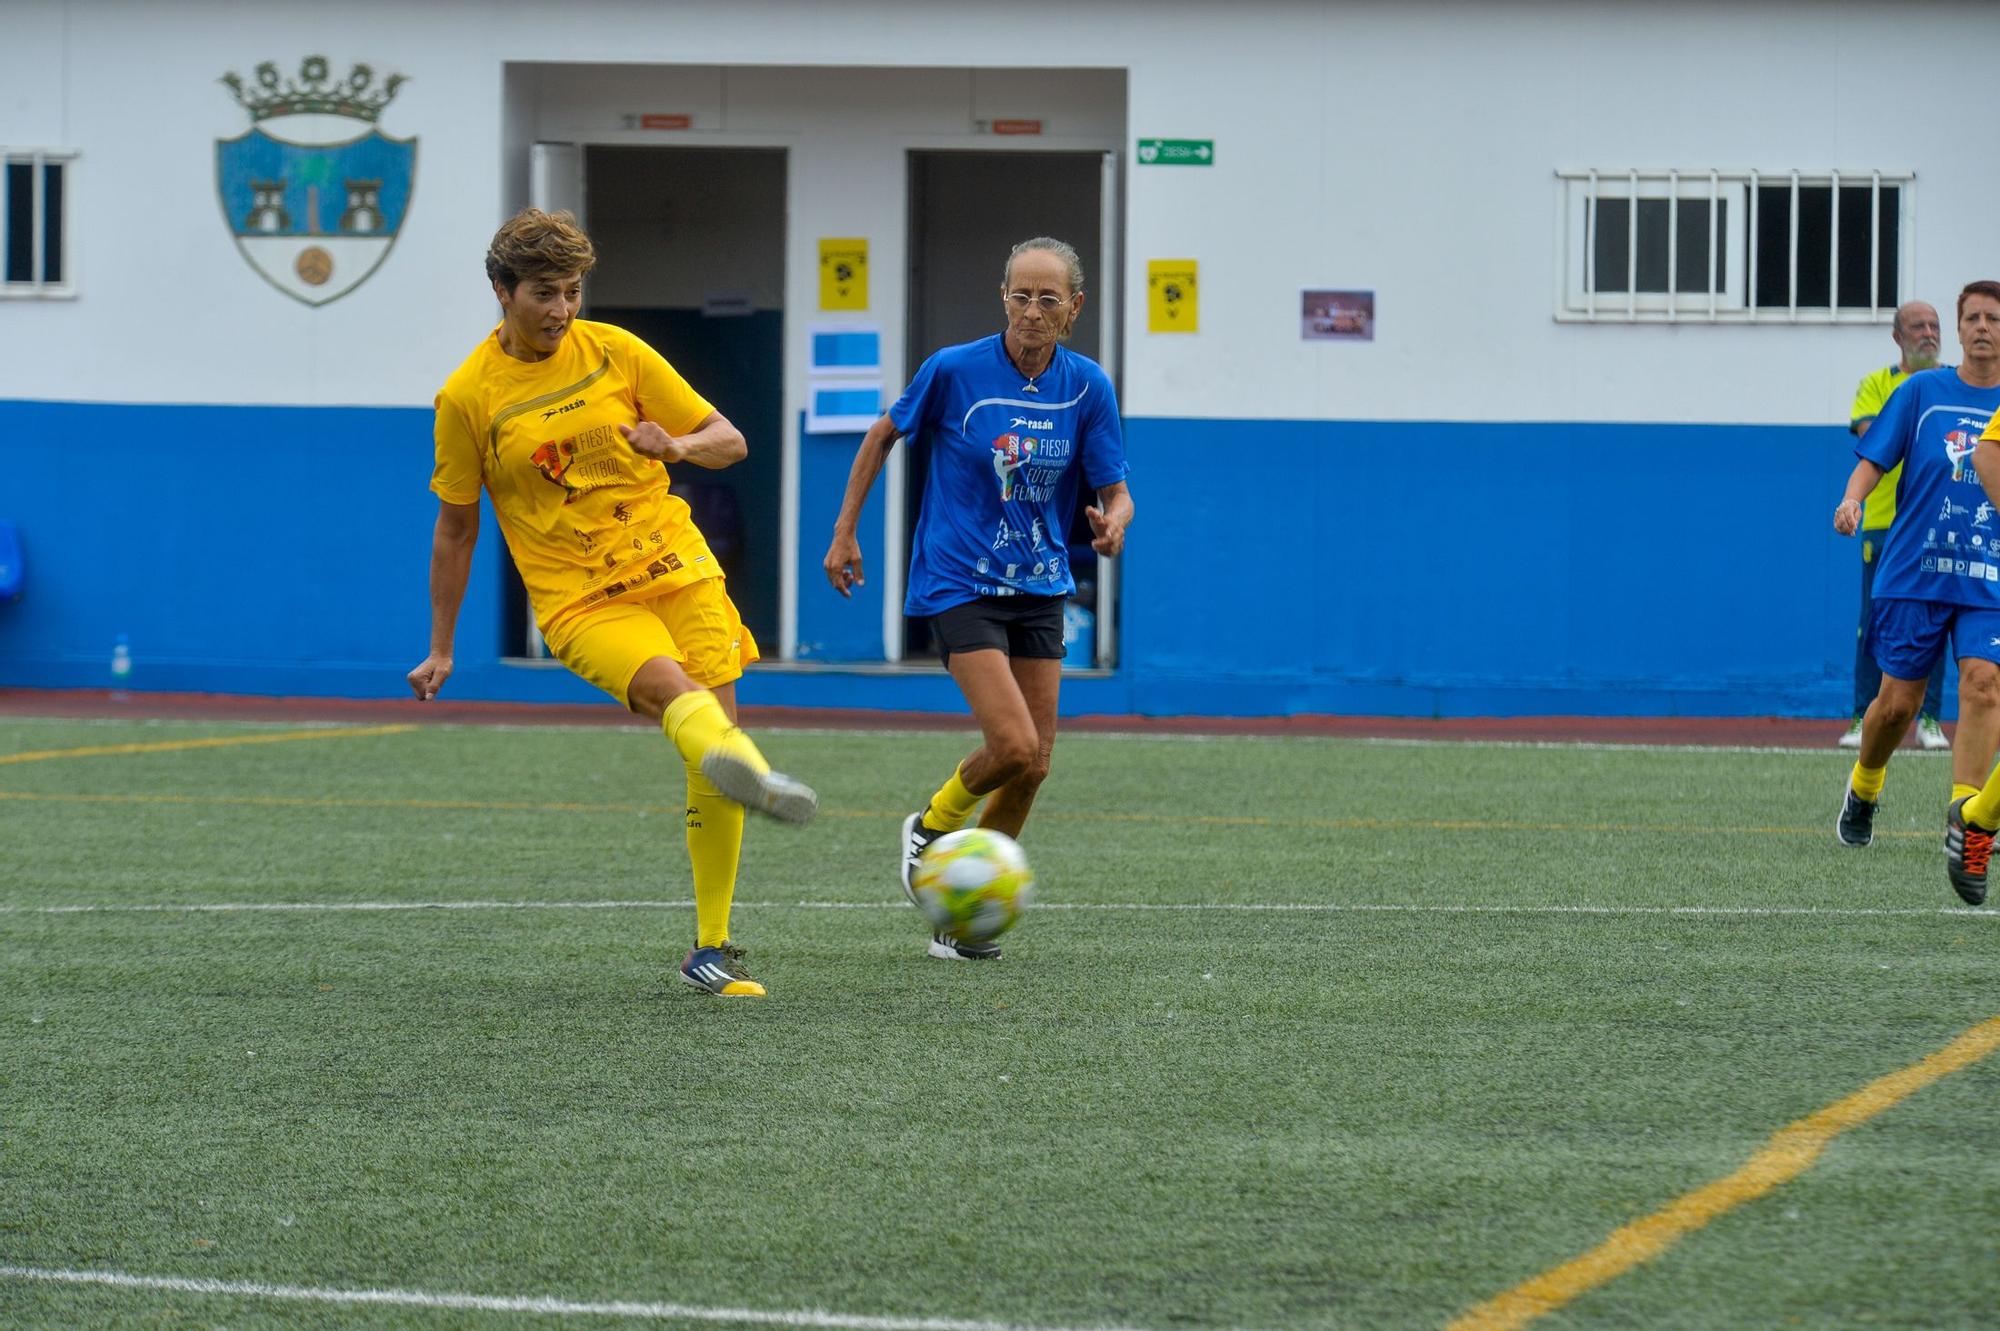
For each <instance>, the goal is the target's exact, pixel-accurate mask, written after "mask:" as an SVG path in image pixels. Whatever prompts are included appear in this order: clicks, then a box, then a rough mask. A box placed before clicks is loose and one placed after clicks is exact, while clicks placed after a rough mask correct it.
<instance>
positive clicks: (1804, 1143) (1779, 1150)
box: [1446, 1017, 2000, 1331]
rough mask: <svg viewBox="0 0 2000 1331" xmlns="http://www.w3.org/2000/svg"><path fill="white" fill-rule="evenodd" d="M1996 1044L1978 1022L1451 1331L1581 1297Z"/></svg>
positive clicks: (1517, 1320) (1500, 1323)
mask: <svg viewBox="0 0 2000 1331" xmlns="http://www.w3.org/2000/svg"><path fill="white" fill-rule="evenodd" d="M1995 1049H2000V1017H1991V1018H1988V1019H1987V1020H1986V1021H1982V1022H1980V1023H1979V1024H1978V1025H1977V1026H1974V1027H1973V1028H1972V1029H1971V1030H1968V1031H1966V1032H1965V1033H1964V1034H1962V1035H1960V1036H1959V1037H1958V1038H1957V1039H1956V1040H1953V1041H1952V1042H1951V1043H1950V1044H1948V1045H1946V1046H1945V1047H1944V1048H1942V1049H1940V1050H1938V1051H1937V1052H1936V1053H1934V1054H1931V1055H1930V1056H1929V1057H1927V1058H1924V1059H1922V1060H1921V1061H1919V1062H1916V1063H1912V1064H1911V1065H1910V1066H1909V1067H1906V1068H1904V1069H1903V1070H1902V1071H1900V1072H1892V1073H1890V1074H1889V1075H1888V1076H1886V1077H1883V1078H1880V1079H1879V1080H1877V1081H1872V1082H1870V1083H1869V1084H1868V1085H1866V1086H1864V1087H1862V1088H1861V1089H1860V1090H1858V1091H1856V1092H1855V1093H1854V1094H1853V1095H1850V1096H1848V1097H1847V1098H1846V1099H1845V1100H1836V1101H1835V1102H1834V1103H1832V1104H1830V1105H1828V1106H1827V1107H1826V1108H1824V1109H1822V1110H1820V1111H1819V1112H1817V1113H1814V1114H1809V1115H1807V1116H1806V1117H1805V1118H1802V1119H1800V1120H1798V1121H1797V1122H1796V1123H1792V1124H1789V1125H1787V1126H1785V1127H1783V1128H1780V1129H1779V1130H1778V1131H1777V1132H1776V1133H1775V1134H1774V1135H1773V1136H1772V1137H1771V1140H1770V1141H1769V1142H1768V1143H1767V1144H1766V1145H1765V1146H1764V1149H1762V1150H1761V1151H1759V1152H1757V1154H1755V1155H1753V1156H1751V1157H1750V1159H1749V1161H1748V1162H1746V1163H1745V1164H1744V1166H1743V1167H1742V1168H1741V1169H1739V1170H1737V1171H1736V1172H1735V1173H1734V1174H1731V1175H1729V1176H1728V1177H1727V1178H1721V1179H1717V1180H1716V1181H1715V1182H1713V1183H1710V1184H1708V1185H1707V1186H1705V1187H1701V1188H1697V1189H1695V1190H1694V1191H1693V1192H1690V1193H1687V1194H1686V1195H1684V1196H1682V1197H1680V1198H1678V1199H1676V1200H1675V1201H1673V1202H1671V1203H1669V1204H1668V1205H1666V1206H1665V1207H1663V1208H1661V1209H1660V1210H1658V1211H1655V1212H1653V1214H1651V1215H1649V1216H1647V1217H1645V1218H1644V1219H1643V1220H1637V1221H1634V1222H1633V1223H1632V1224H1629V1225H1626V1226H1625V1227H1624V1228H1623V1229H1619V1230H1617V1231H1615V1232H1613V1233H1612V1235H1611V1237H1610V1238H1608V1239H1606V1240H1604V1242H1602V1243H1600V1244H1598V1245H1597V1246H1596V1247H1595V1248H1593V1249H1591V1250H1590V1251H1589V1252H1587V1253H1585V1254H1584V1255H1583V1256H1581V1257H1578V1258H1576V1259H1575V1260H1574V1261H1570V1262H1565V1263H1564V1264H1563V1265H1561V1266H1558V1267H1555V1268H1553V1269H1551V1270H1548V1271H1544V1272H1543V1273H1542V1274H1540V1275H1538V1276H1536V1277H1535V1278H1534V1279H1532V1280H1529V1281H1527V1282H1526V1283H1524V1284H1520V1285H1516V1286H1515V1287H1514V1288H1513V1289H1510V1290H1508V1291H1507V1292H1506V1293H1505V1294H1502V1295H1500V1296H1499V1297H1497V1298H1493V1299H1489V1300H1487V1301H1486V1302H1485V1303H1482V1304H1480V1305H1479V1306H1478V1307H1476V1308H1473V1309H1472V1310H1471V1311H1469V1312H1467V1313H1466V1314H1465V1315H1464V1316H1462V1317H1460V1318H1458V1320H1456V1321H1454V1322H1452V1323H1451V1325H1450V1326H1448V1327H1447V1328H1446V1331H1511V1328H1514V1327H1520V1326H1526V1325H1527V1324H1528V1323H1529V1322H1532V1321H1534V1320H1535V1319H1536V1318H1537V1317H1540V1316H1542V1314H1544V1313H1549V1312H1553V1311H1555V1310H1556V1309H1557V1308H1560V1307H1562V1306H1563V1305H1564V1304H1566V1303H1568V1302H1569V1301H1570V1300H1571V1299H1574V1298H1576V1297H1577V1296H1578V1295H1580V1294H1584V1293H1587V1292H1588V1291H1590V1290H1593V1289H1596V1288H1597V1287H1598V1286H1599V1285H1602V1284H1605V1283H1606V1282H1607V1281H1610V1280H1613V1279H1615V1278H1617V1277H1618V1276H1621V1275H1623V1274H1624V1273H1625V1272H1627V1271H1629V1270H1631V1269H1632V1268H1633V1267H1635V1266H1637V1265H1638V1264H1639V1263H1641V1262H1644V1261H1650V1260H1651V1259H1652V1258H1654V1257H1657V1256H1659V1255H1660V1254H1661V1253H1663V1252H1665V1251H1666V1250H1667V1249H1668V1248H1671V1247H1672V1246H1673V1245H1674V1244H1675V1243H1677V1242H1679V1241H1680V1238H1681V1236H1682V1235H1684V1234H1689V1233H1692V1232H1693V1231H1695V1230H1697V1229H1700V1228H1701V1227H1702V1226H1703V1225H1706V1224H1707V1223H1708V1222H1709V1221H1711V1220H1713V1219H1715V1218H1716V1217H1717V1216H1719V1215H1722V1214H1723V1213H1724V1212H1726V1211H1730V1210H1733V1209H1735V1208H1736V1207H1738V1206H1741V1205H1743V1203H1745V1202H1748V1201H1754V1200H1756V1199H1757V1198H1759V1197H1761V1196H1763V1195H1764V1194H1765V1193H1767V1192H1769V1191H1771V1189H1773V1188H1775V1187H1777V1186H1778V1185H1779V1184H1782V1183H1787V1182H1790V1181H1791V1180H1792V1179H1794V1178H1797V1177H1798V1176H1799V1175H1800V1174H1803V1173H1804V1172H1805V1171H1806V1170H1808V1169H1810V1168H1812V1166H1813V1165H1814V1163H1816V1162H1817V1161H1818V1160H1819V1156H1820V1152H1821V1151H1822V1150H1824V1149H1825V1148H1826V1144H1827V1143H1828V1142H1830V1141H1832V1140H1833V1139H1834V1138H1835V1137H1838V1136H1839V1135H1840V1134H1841V1133H1843V1132H1845V1131H1847V1130H1848V1129H1849V1128H1852V1127H1857V1126H1859V1125H1860V1124H1863V1123H1866V1122H1867V1121H1868V1120H1869V1119H1871V1118H1873V1117H1875V1116H1876V1115H1877V1114H1879V1113H1881V1112H1882V1111H1883V1110H1885V1109H1888V1108H1891V1107H1892V1106H1894V1105H1896V1104H1898V1103H1900V1102H1901V1101H1902V1100H1904V1099H1905V1098H1907V1097H1908V1096H1910V1095H1912V1094H1914V1093H1915V1092H1917V1091H1920V1090H1922V1089H1923V1088H1924V1087H1926V1086H1928V1085H1930V1084H1931V1083H1932V1082H1934V1081H1937V1080H1938V1079H1939V1078H1941V1077H1946V1076H1949V1075H1950V1074H1952V1073H1954V1072H1957V1071H1959V1070H1960V1069H1961V1068H1965V1067H1969V1066H1971V1065H1972V1064H1974V1063H1977V1062H1978V1061H1979V1060H1981V1059H1982V1058H1985V1057H1986V1056H1987V1055H1989V1054H1991V1053H1992V1052H1993V1051H1994V1050H1995Z"/></svg>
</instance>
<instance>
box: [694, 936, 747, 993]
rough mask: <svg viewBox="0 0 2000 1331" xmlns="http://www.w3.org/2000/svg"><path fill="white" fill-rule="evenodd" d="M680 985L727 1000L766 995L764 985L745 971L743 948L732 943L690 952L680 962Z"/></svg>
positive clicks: (698, 948)
mask: <svg viewBox="0 0 2000 1331" xmlns="http://www.w3.org/2000/svg"><path fill="white" fill-rule="evenodd" d="M681 983H682V984H685V985H689V986H692V987H693V988H696V989H699V990H701V991H702V992H703V993H707V994H720V995H721V996H723V997H724V998H762V997H763V996H764V986H763V985H761V984H758V983H757V982H756V981H755V980H753V979H751V978H750V972H749V971H746V970H744V969H743V949H742V948H740V947H737V946H735V945H734V944H731V943H724V944H723V945H722V946H721V947H697V948H693V949H690V950H689V952H688V954H687V959H686V960H685V961H683V962H681Z"/></svg>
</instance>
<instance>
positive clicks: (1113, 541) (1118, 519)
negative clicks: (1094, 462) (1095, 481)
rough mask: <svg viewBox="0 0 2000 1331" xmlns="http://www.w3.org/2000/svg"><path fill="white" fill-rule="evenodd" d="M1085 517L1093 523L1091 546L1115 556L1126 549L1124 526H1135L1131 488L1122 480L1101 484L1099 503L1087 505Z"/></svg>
mask: <svg viewBox="0 0 2000 1331" xmlns="http://www.w3.org/2000/svg"><path fill="white" fill-rule="evenodd" d="M1083 516H1084V517H1085V518H1087V519H1088V520H1089V522H1090V548H1091V549H1093V550H1095V551H1097V553H1098V554H1100V555H1103V556H1104V557H1105V558H1106V559H1115V558H1116V557H1117V556H1118V552H1119V551H1121V550H1123V549H1124V548H1125V529H1126V528H1127V527H1129V526H1131V525H1132V491H1131V490H1129V489H1128V488H1126V485H1125V482H1123V481H1113V482H1112V483H1111V484H1109V485H1100V486H1098V487H1097V503H1096V504H1094V505H1091V506H1088V507H1086V508H1085V509H1084V510H1083Z"/></svg>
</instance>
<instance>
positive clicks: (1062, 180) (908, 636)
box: [903, 150, 1117, 665]
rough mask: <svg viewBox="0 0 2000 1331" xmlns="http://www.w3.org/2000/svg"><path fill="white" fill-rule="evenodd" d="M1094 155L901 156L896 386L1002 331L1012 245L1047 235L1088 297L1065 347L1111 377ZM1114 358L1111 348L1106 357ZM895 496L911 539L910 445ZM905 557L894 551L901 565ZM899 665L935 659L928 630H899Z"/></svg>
mask: <svg viewBox="0 0 2000 1331" xmlns="http://www.w3.org/2000/svg"><path fill="white" fill-rule="evenodd" d="M1106 175H1107V172H1106V168H1105V154H1103V153H1101V152H970V151H949V150H913V151H912V152H911V153H910V154H909V203H910V221H909V227H910V231H909V264H910V271H909V281H908V292H909V309H908V328H909V338H908V340H907V342H906V344H905V345H906V346H907V348H908V360H909V363H908V364H907V365H906V366H905V372H904V376H903V379H904V382H905V383H907V382H908V381H909V379H910V378H911V377H912V376H914V375H915V374H916V372H917V369H918V367H919V366H921V365H922V364H923V362H924V360H925V358H927V357H928V356H929V355H930V354H931V353H932V352H933V351H936V350H937V349H938V348H940V347H946V346H951V345H954V344H956V343H960V342H972V341H976V340H977V339H979V338H982V337H987V336H989V335H991V334H993V333H997V332H1000V331H1002V330H1003V329H1004V328H1005V327H1006V317H1005V314H1004V313H1003V311H1002V309H1001V301H1000V283H1001V278H1002V277H1003V276H1004V270H1005V267H1006V262H1007V256H1008V254H1009V253H1011V252H1012V250H1013V248H1014V246H1015V245H1017V244H1019V243H1020V242H1021V241H1023V240H1027V239H1029V238H1030V237H1034V236H1053V237H1055V238H1056V239H1058V240H1063V241H1067V242H1068V243H1069V244H1070V245H1072V246H1074V247H1075V249H1076V252H1077V257H1078V258H1079V259H1080V260H1081V261H1082V263H1083V274H1084V289H1085V291H1086V292H1088V293H1090V294H1089V296H1088V298H1087V299H1086V300H1085V301H1084V306H1083V313H1082V314H1081V315H1079V316H1078V318H1077V321H1076V327H1075V329H1074V330H1073V331H1072V332H1071V334H1070V339H1069V344H1068V345H1069V347H1070V349H1071V350H1073V351H1077V352H1080V353H1082V354H1083V355H1085V356H1089V357H1090V358H1091V359H1092V360H1095V361H1097V362H1099V363H1100V364H1102V365H1104V366H1105V368H1106V370H1107V371H1108V372H1109V373H1110V374H1111V375H1112V378H1113V381H1114V382H1115V381H1116V379H1117V370H1116V365H1115V359H1116V358H1115V354H1114V355H1112V356H1107V355H1106V354H1105V349H1104V347H1103V346H1102V343H1103V341H1104V333H1105V329H1106V327H1107V323H1108V321H1107V319H1106V317H1105V316H1106V310H1105V308H1104V305H1103V303H1102V302H1101V301H1100V300H1099V297H1100V295H1102V294H1103V293H1105V292H1109V291H1111V290H1113V287H1112V284H1111V283H1110V282H1108V281H1106V280H1105V279H1106V277H1107V276H1108V275H1109V274H1108V271H1107V264H1111V263H1115V262H1117V256H1115V255H1107V254H1106V253H1105V252H1104V251H1105V240H1104V235H1105V232H1106V228H1105V226H1104V225H1103V223H1104V220H1105V209H1106V207H1107V205H1108V204H1109V205H1111V206H1115V200H1107V199H1106V197H1105V195H1106V187H1105V179H1106ZM1113 350H1114V353H1115V348H1114V349H1113ZM908 447H909V454H908V458H907V466H908V468H909V470H908V475H909V478H910V479H909V483H908V485H907V486H906V487H905V499H904V514H903V517H904V530H905V531H907V532H910V533H912V534H914V533H915V531H916V529H917V512H918V509H919V507H920V506H921V504H922V502H923V478H924V477H925V476H926V475H927V474H928V472H929V466H930V448H929V445H928V443H927V442H925V441H923V440H912V441H910V443H909V445H908ZM1093 502H1095V495H1094V494H1092V493H1091V492H1090V490H1089V487H1088V486H1083V487H1080V488H1079V490H1078V493H1077V509H1076V512H1075V513H1073V514H1072V515H1071V524H1070V531H1069V534H1068V543H1069V558H1070V564H1071V567H1072V568H1073V569H1074V570H1075V573H1076V580H1077V596H1076V597H1075V598H1074V604H1073V606H1072V608H1071V613H1070V614H1069V615H1067V616H1066V617H1065V628H1066V630H1069V629H1072V628H1075V627H1076V626H1077V624H1078V623H1081V622H1087V623H1090V624H1093V625H1094V623H1095V621H1096V619H1097V618H1098V617H1100V615H1101V614H1102V611H1100V609H1099V606H1098V599H1099V598H1098V579H1097V578H1096V576H1095V574H1096V571H1097V556H1096V553H1095V552H1094V551H1092V550H1091V548H1090V524H1089V523H1088V522H1087V521H1086V520H1085V519H1084V516H1083V509H1084V506H1085V505H1087V504H1090V503H1093ZM908 566H909V551H908V550H907V549H906V550H905V551H904V567H905V568H907V567H908ZM1087 633H1088V637H1089V639H1090V641H1089V643H1087V644H1086V645H1085V647H1084V648H1082V649H1080V650H1077V651H1074V652H1072V654H1071V655H1070V656H1069V657H1068V658H1067V660H1068V662H1069V663H1070V664H1075V665H1097V664H1100V662H1099V660H1098V655H1097V652H1096V649H1095V641H1096V631H1095V629H1094V627H1093V628H1091V629H1089V630H1088V631H1087ZM903 659H904V660H906V661H913V662H915V661H926V660H933V659H935V654H934V652H933V650H932V646H931V635H930V625H929V624H928V623H926V622H924V621H923V620H920V619H907V618H906V619H905V620H904V622H903Z"/></svg>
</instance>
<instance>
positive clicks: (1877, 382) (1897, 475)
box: [1847, 362, 1910, 531]
mask: <svg viewBox="0 0 2000 1331" xmlns="http://www.w3.org/2000/svg"><path fill="white" fill-rule="evenodd" d="M1909 377H1910V376H1908V375H1907V374H1904V373H1903V366H1902V364H1901V363H1900V362H1898V363H1897V364H1895V365H1885V366H1883V367H1882V368H1881V369H1879V370H1877V371H1875V372H1874V373H1873V374H1870V375H1866V376H1864V377H1863V378H1862V380H1861V386H1860V387H1859V388H1856V389H1855V390H1854V410H1853V411H1852V412H1850V413H1849V414H1848V418H1847V428H1848V430H1849V431H1850V432H1851V433H1854V434H1857V435H1858V434H1860V433H1861V428H1860V427H1861V424H1862V422H1864V421H1872V420H1874V419H1875V417H1876V416H1878V415H1880V414H1881V411H1882V404H1883V403H1884V402H1887V401H1888V400H1889V394H1891V393H1893V392H1895V391H1896V385H1897V384H1900V383H1902V382H1903V380H1905V379H1907V378H1909ZM1902 477H1903V464H1902V463H1900V462H1898V463H1897V464H1896V465H1895V466H1893V467H1891V468H1889V470H1888V472H1887V473H1885V474H1884V475H1883V477H1882V479H1881V480H1879V481H1877V482H1875V488H1874V489H1873V490H1870V491H1869V492H1868V499H1867V501H1866V502H1865V503H1863V504H1862V505H1861V530H1863V531H1887V530H1888V528H1889V524H1890V523H1892V522H1894V521H1895V520H1896V482H1897V481H1899V480H1901V479H1902Z"/></svg>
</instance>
